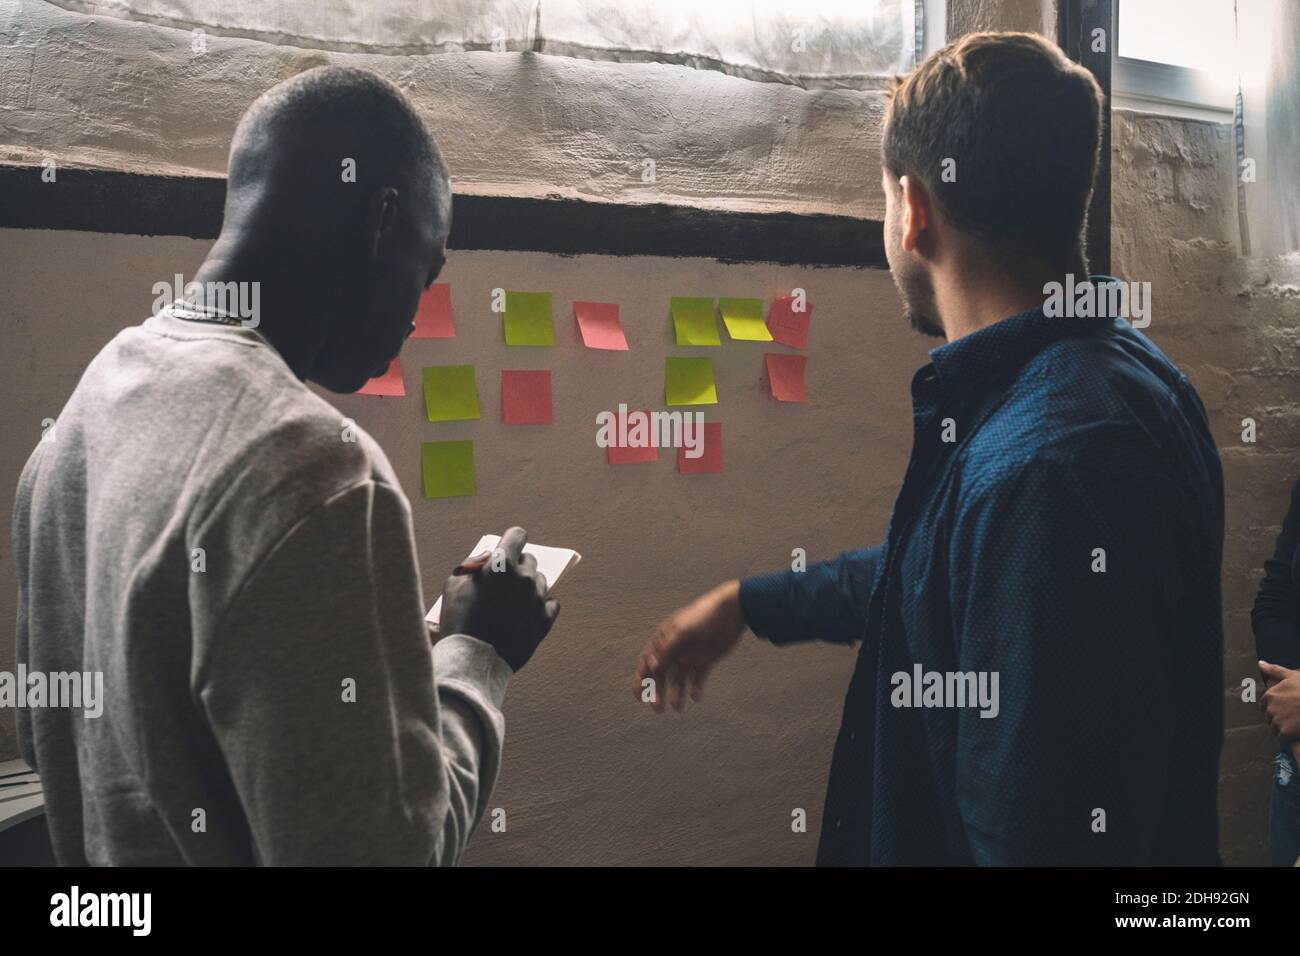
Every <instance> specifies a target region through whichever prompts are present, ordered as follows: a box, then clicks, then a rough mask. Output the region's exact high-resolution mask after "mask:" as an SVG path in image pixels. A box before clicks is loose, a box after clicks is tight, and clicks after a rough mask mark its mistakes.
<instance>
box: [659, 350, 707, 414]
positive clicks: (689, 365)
mask: <svg viewBox="0 0 1300 956" xmlns="http://www.w3.org/2000/svg"><path fill="white" fill-rule="evenodd" d="M664 399H665V400H666V401H667V402H668V404H669V405H716V404H718V390H717V388H715V387H714V385H713V363H712V362H710V361H709V360H708V359H706V358H680V357H678V356H673V355H670V356H668V358H667V360H666V364H665V365H664Z"/></svg>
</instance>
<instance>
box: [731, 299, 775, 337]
mask: <svg viewBox="0 0 1300 956" xmlns="http://www.w3.org/2000/svg"><path fill="white" fill-rule="evenodd" d="M718 311H719V312H721V313H722V321H723V322H724V323H725V324H726V326H727V334H728V335H730V336H731V337H732V338H733V339H735V340H736V341H738V342H771V341H772V333H771V332H769V331H768V330H767V323H766V322H764V321H763V300H762V299H719V300H718Z"/></svg>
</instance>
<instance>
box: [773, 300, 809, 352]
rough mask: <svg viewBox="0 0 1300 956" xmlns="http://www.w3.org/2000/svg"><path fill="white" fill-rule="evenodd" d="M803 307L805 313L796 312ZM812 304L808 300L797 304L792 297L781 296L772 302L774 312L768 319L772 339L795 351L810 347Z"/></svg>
mask: <svg viewBox="0 0 1300 956" xmlns="http://www.w3.org/2000/svg"><path fill="white" fill-rule="evenodd" d="M795 305H802V306H803V311H802V312H797V311H795ZM812 310H813V307H812V303H811V302H809V301H808V300H807V299H804V300H803V301H802V302H796V301H795V297H794V296H792V295H779V296H777V297H776V298H775V299H773V300H772V311H771V313H770V314H769V315H768V317H767V328H768V331H769V332H771V333H772V337H773V338H774V339H776V341H778V342H780V343H781V344H782V345H788V346H790V347H791V348H793V349H806V348H807V347H808V320H809V319H811V318H812Z"/></svg>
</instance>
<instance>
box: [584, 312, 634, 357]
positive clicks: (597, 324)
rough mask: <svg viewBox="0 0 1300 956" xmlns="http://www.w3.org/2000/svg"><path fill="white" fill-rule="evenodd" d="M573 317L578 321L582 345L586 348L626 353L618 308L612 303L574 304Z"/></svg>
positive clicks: (625, 341) (625, 340)
mask: <svg viewBox="0 0 1300 956" xmlns="http://www.w3.org/2000/svg"><path fill="white" fill-rule="evenodd" d="M573 315H574V317H575V318H576V319H577V320H578V331H580V332H581V333H582V344H583V345H585V346H587V348H589V349H607V350H610V351H615V352H626V351H627V339H626V338H625V337H624V336H623V326H622V325H621V324H620V323H619V321H618V306H617V305H615V304H614V303H613V302H575V303H573Z"/></svg>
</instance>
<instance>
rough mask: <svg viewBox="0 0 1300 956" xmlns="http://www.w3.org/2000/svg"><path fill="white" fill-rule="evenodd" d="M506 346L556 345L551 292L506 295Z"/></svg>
mask: <svg viewBox="0 0 1300 956" xmlns="http://www.w3.org/2000/svg"><path fill="white" fill-rule="evenodd" d="M505 327H506V345H554V344H555V329H554V328H553V327H552V325H551V294H550V293H549V292H507V293H506V312H505Z"/></svg>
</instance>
